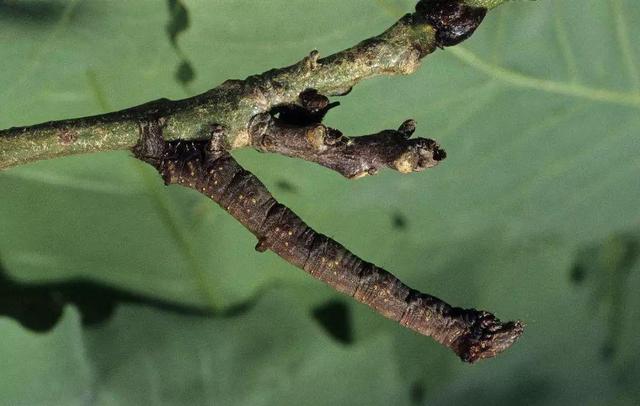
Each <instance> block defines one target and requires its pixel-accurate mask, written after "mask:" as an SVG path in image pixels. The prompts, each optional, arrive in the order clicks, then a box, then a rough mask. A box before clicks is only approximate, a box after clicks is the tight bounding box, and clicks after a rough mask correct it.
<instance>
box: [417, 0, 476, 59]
mask: <svg viewBox="0 0 640 406" xmlns="http://www.w3.org/2000/svg"><path fill="white" fill-rule="evenodd" d="M416 14H417V15H418V16H419V17H421V18H424V19H425V20H426V22H427V23H429V24H430V25H431V26H432V27H434V28H435V29H436V44H437V45H438V46H439V47H440V48H443V47H450V46H453V45H457V44H459V43H461V42H462V41H464V40H465V39H467V38H469V37H470V36H471V34H473V32H474V31H475V30H476V28H478V26H479V25H480V23H481V22H482V20H483V19H484V17H485V15H486V14H487V9H486V8H482V7H471V6H468V5H466V4H464V3H463V2H462V1H461V0H421V1H420V2H418V4H417V5H416Z"/></svg>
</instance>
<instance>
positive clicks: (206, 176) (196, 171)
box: [134, 123, 522, 362]
mask: <svg viewBox="0 0 640 406" xmlns="http://www.w3.org/2000/svg"><path fill="white" fill-rule="evenodd" d="M141 130H142V141H141V143H140V144H139V145H138V146H137V147H136V148H134V153H135V154H136V156H137V157H138V158H139V159H141V160H144V161H146V162H148V163H150V164H152V165H153V166H154V167H155V168H156V169H157V170H158V172H159V173H160V174H161V175H162V178H163V179H164V181H165V183H166V184H178V185H182V186H186V187H189V188H192V189H196V190H198V191H199V192H201V193H202V194H204V195H206V196H207V197H209V198H210V199H211V200H213V201H214V202H216V203H218V204H219V205H220V206H221V207H222V208H223V209H224V210H226V211H227V212H229V214H231V215H232V216H233V217H234V218H236V219H237V220H238V221H239V222H240V223H242V225H244V226H245V227H246V228H247V229H248V230H249V231H250V232H251V233H253V234H254V235H255V236H256V237H257V238H258V244H257V246H256V250H258V251H265V250H267V249H269V250H272V251H273V252H275V253H276V254H278V255H279V256H281V257H282V258H283V259H285V260H286V261H288V262H290V263H291V264H293V265H295V266H296V267H298V268H301V269H303V270H304V271H305V272H307V273H309V274H310V275H312V276H313V277H315V278H317V279H319V280H321V281H323V282H325V283H327V284H329V285H330V286H332V287H333V288H334V289H336V290H338V291H339V292H342V293H344V294H346V295H349V296H352V297H353V298H355V299H356V300H358V301H360V302H362V303H364V304H366V305H368V306H370V307H372V308H373V309H375V310H376V311H378V312H379V313H380V314H382V315H384V316H385V317H387V318H390V319H392V320H395V321H397V322H399V323H400V324H402V325H404V326H406V327H408V328H410V329H412V330H415V331H417V332H419V333H420V334H423V335H426V336H430V337H433V338H434V339H435V340H436V341H438V342H440V343H441V344H443V345H445V346H447V347H449V348H451V349H452V350H454V351H455V352H456V353H457V354H458V355H459V356H460V358H461V359H462V360H464V361H467V362H474V361H476V360H478V359H482V358H488V357H492V356H494V355H495V354H497V353H498V352H500V351H502V350H504V349H506V348H507V347H508V346H510V345H511V344H512V343H513V341H514V340H515V339H516V338H517V337H518V336H519V335H520V334H521V332H522V326H521V325H520V324H519V323H518V322H516V323H512V322H510V323H504V324H503V323H501V322H500V321H499V320H498V319H496V318H495V317H494V316H493V315H492V314H490V313H487V312H484V311H477V310H474V309H461V308H457V307H451V306H450V305H448V304H447V303H445V302H443V301H442V300H440V299H438V298H436V297H433V296H430V295H427V294H423V293H420V292H418V291H416V290H414V289H411V288H409V287H408V286H406V285H405V284H404V283H402V282H401V281H400V280H399V279H398V278H396V277H395V276H393V275H392V274H390V273H389V272H387V271H385V270H384V269H382V268H379V267H377V266H375V265H373V264H371V263H369V262H366V261H363V260H362V259H360V258H358V257H357V256H355V255H354V254H352V253H351V252H350V251H349V250H347V249H346V248H345V247H343V246H342V245H341V244H339V243H338V242H336V241H334V240H332V239H331V238H329V237H327V236H326V235H323V234H320V233H317V232H315V231H314V230H313V229H311V228H310V227H309V226H308V225H307V224H305V223H304V221H302V219H301V218H300V217H298V216H297V215H296V214H295V213H294V212H293V211H291V210H290V209H288V208H287V207H285V206H284V205H282V204H280V203H278V202H277V201H276V200H275V199H274V198H273V196H272V195H271V193H269V191H268V190H267V188H266V187H265V185H264V184H263V183H262V182H260V180H258V178H257V177H256V176H254V175H253V174H252V173H250V172H248V171H246V170H245V169H243V168H242V167H241V166H240V165H239V164H238V162H237V161H236V160H235V159H234V158H233V157H232V156H231V155H230V154H229V153H228V152H226V151H224V150H221V149H219V147H220V145H219V144H218V143H217V142H216V141H215V140H212V141H201V142H187V143H185V142H164V141H163V140H162V136H161V124H156V123H151V124H145V125H143V126H141ZM214 138H215V137H214Z"/></svg>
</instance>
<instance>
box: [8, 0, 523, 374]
mask: <svg viewBox="0 0 640 406" xmlns="http://www.w3.org/2000/svg"><path fill="white" fill-rule="evenodd" d="M503 1H505V0H421V1H419V2H418V4H417V6H416V12H414V13H412V14H406V15H405V16H404V17H402V18H401V19H400V20H399V21H398V22H397V23H396V24H394V25H393V26H391V27H390V28H389V29H388V30H387V31H385V32H384V33H382V34H380V35H378V36H376V37H373V38H370V39H367V40H365V41H363V42H361V43H359V44H357V45H355V46H354V47H352V48H349V49H347V50H344V51H342V52H338V53H336V54H334V55H331V56H328V57H326V58H323V59H319V57H318V53H317V52H316V51H314V52H312V53H311V54H310V55H309V56H308V57H306V58H304V59H303V60H302V61H300V62H298V63H296V64H294V65H292V66H289V67H286V68H282V69H277V70H271V71H267V72H265V73H263V74H261V75H256V76H251V77H249V78H247V79H246V80H244V81H240V80H231V81H227V82H225V83H223V84H222V85H220V86H218V87H216V88H214V89H212V90H210V91H208V92H206V93H203V94H201V95H198V96H195V97H192V98H189V99H185V100H179V101H169V100H159V101H156V102H151V103H148V104H145V105H142V106H138V107H135V108H132V109H127V110H123V111H119V112H115V113H110V114H106V115H100V116H94V117H87V118H81V119H75V120H64V121H56V122H50V123H44V124H40V125H37V126H31V127H22V128H12V129H8V130H4V131H1V132H0V169H4V168H8V167H12V166H15V165H18V164H22V163H26V162H30V161H34V160H39V159H48V158H53V157H56V156H62V155H69V154H75V153H85V152H96V151H105V150H113V149H128V148H133V151H134V154H135V156H136V157H137V158H139V159H141V160H143V161H145V162H148V163H149V164H151V165H153V166H154V167H155V168H156V169H157V170H158V171H159V172H160V174H161V175H162V177H163V179H164V180H165V182H166V183H167V184H169V183H177V184H180V185H183V186H186V187H190V188H193V189H196V190H198V191H199V192H201V193H203V194H205V195H206V196H208V197H209V198H211V199H212V200H214V201H215V202H216V203H218V204H219V205H220V206H221V207H223V208H224V209H225V210H226V211H228V212H229V213H230V214H231V215H232V216H233V217H235V218H236V219H237V220H238V221H239V222H240V223H242V224H243V225H244V226H245V227H246V228H247V229H248V230H249V231H251V232H252V233H253V234H254V235H255V236H256V237H258V244H257V246H256V249H257V250H258V251H265V250H267V249H270V250H272V251H274V252H275V253H276V254H278V255H280V256H281V257H282V258H284V259H285V260H287V261H288V262H290V263H292V264H294V265H295V266H297V267H299V268H301V269H303V270H305V271H306V272H308V273H310V274H311V275H312V276H314V277H316V278H318V279H320V280H322V281H324V282H326V283H328V284H329V285H331V286H332V287H334V288H335V289H336V290H338V291H340V292H342V293H345V294H348V295H350V296H352V297H354V298H355V299H357V300H359V301H360V302H362V303H365V304H367V305H369V306H370V307H372V308H373V309H375V310H376V311H378V312H379V313H380V314H382V315H384V316H385V317H388V318H390V319H393V320H396V321H398V322H399V323H400V324H402V325H404V326H406V327H408V328H410V329H412V330H415V331H417V332H419V333H421V334H424V335H427V336H431V337H433V338H434V339H435V340H436V341H438V342H439V343H441V344H443V345H445V346H447V347H449V348H451V349H452V350H453V351H455V352H456V353H457V354H458V355H459V356H460V358H461V359H462V360H464V361H467V362H474V361H477V360H480V359H484V358H490V357H493V356H495V355H496V354H498V353H499V352H501V351H503V350H505V349H506V348H508V347H509V346H511V344H513V343H514V342H515V340H516V339H517V338H518V337H519V336H520V335H521V334H522V331H523V325H522V323H520V322H517V321H516V322H507V323H502V322H501V321H500V320H498V319H497V318H496V317H495V316H493V315H492V314H491V313H488V312H484V311H477V310H475V309H461V308H457V307H452V306H450V305H448V304H447V303H445V302H443V301H442V300H440V299H437V298H435V297H433V296H430V295H427V294H423V293H420V292H418V291H416V290H413V289H411V288H409V287H407V286H406V285H404V284H403V283H402V282H401V281H400V280H398V279H397V278H396V277H394V276H393V275H391V274H390V273H388V272H387V271H385V270H383V269H381V268H379V267H376V266H375V265H373V264H370V263H368V262H365V261H363V260H361V259H360V258H358V257H357V256H355V255H354V254H352V253H351V252H349V251H348V250H347V249H346V248H345V247H343V246H342V245H340V244H339V243H337V242H336V241H334V240H332V239H330V238H329V237H327V236H325V235H322V234H319V233H316V232H315V231H314V230H312V229H311V228H310V227H309V226H307V225H306V224H305V223H304V222H303V221H302V220H301V219H300V218H299V217H298V216H297V215H295V214H294V213H293V212H292V211H291V210H289V209H288V208H286V207H285V206H283V205H282V204H280V203H278V202H277V201H276V200H275V199H274V198H273V197H272V196H271V194H270V193H269V191H268V190H267V189H266V187H265V186H264V185H263V184H262V183H261V182H260V181H259V180H258V179H257V178H256V177H255V176H254V175H252V174H251V173H249V172H247V171H246V170H244V169H243V168H242V167H241V166H240V165H239V164H238V163H237V162H236V161H235V160H234V159H233V158H232V157H231V155H230V153H229V151H230V150H232V149H234V148H240V147H247V146H253V147H255V148H257V149H258V150H261V151H268V152H277V153H281V154H284V155H288V156H292V157H298V158H303V159H306V160H309V161H313V162H316V163H319V164H321V165H324V166H326V167H328V168H330V169H333V170H335V171H337V172H339V173H341V174H342V175H344V176H346V177H348V178H357V177H360V176H363V175H367V174H374V173H376V172H377V171H378V170H380V169H381V168H383V167H391V168H393V169H396V170H398V171H400V172H404V173H406V172H413V171H420V170H423V169H426V168H429V167H432V166H435V165H436V164H438V162H440V161H441V160H442V159H444V158H445V156H446V155H445V153H444V151H443V150H441V149H440V147H439V146H438V144H437V143H436V142H435V141H433V140H430V139H423V138H416V139H409V138H410V136H411V135H412V133H413V132H414V130H415V123H414V122H413V121H412V120H407V121H405V122H404V123H403V124H402V125H401V126H400V128H398V129H397V130H384V131H381V132H379V133H376V134H372V135H367V136H362V137H355V138H351V137H345V136H343V135H342V134H341V133H340V132H339V131H338V130H335V129H331V128H328V127H326V126H324V125H323V124H322V123H321V122H322V118H323V117H324V115H325V114H326V113H327V111H328V110H329V109H330V108H332V107H335V106H336V103H329V99H328V98H327V97H326V96H324V95H329V96H338V95H344V94H346V93H348V92H349V91H350V89H351V88H352V87H353V86H354V85H355V84H356V83H358V82H359V81H360V80H362V79H365V78H368V77H371V76H375V75H382V74H409V73H412V72H413V71H415V70H416V69H417V68H418V66H419V64H420V60H421V59H422V58H423V57H425V56H426V55H428V54H429V53H431V52H433V51H434V50H436V49H437V48H443V47H446V46H452V45H455V44H457V43H459V42H461V41H463V40H465V39H466V38H468V37H469V36H470V35H471V34H472V33H473V32H474V31H475V29H476V28H477V27H478V25H479V24H480V23H481V22H482V20H483V18H484V16H485V14H486V12H487V10H488V9H490V8H492V7H495V6H497V5H498V4H500V3H502V2H503ZM223 129H224V131H223Z"/></svg>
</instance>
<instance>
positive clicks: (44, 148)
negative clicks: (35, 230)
mask: <svg viewBox="0 0 640 406" xmlns="http://www.w3.org/2000/svg"><path fill="white" fill-rule="evenodd" d="M503 1H504V0H437V1H436V0H422V1H420V2H419V3H418V6H417V7H416V8H417V11H416V12H415V13H411V14H406V15H405V16H403V17H402V18H401V19H400V20H399V21H398V22H396V23H395V24H394V25H392V26H391V27H390V28H389V29H387V30H386V31H385V32H383V33H382V34H380V35H378V36H375V37H372V38H369V39H367V40H364V41H362V42H360V43H359V44H357V45H355V46H353V47H351V48H349V49H346V50H344V51H341V52H338V53H336V54H333V55H330V56H327V57H326V58H319V54H318V52H317V51H313V52H311V53H310V54H309V56H307V57H305V58H303V59H302V60H301V61H300V62H298V63H296V64H294V65H291V66H288V67H285V68H282V69H272V70H269V71H267V72H264V73H262V74H260V75H255V76H250V77H248V78H247V79H245V80H228V81H226V82H224V83H223V84H221V85H220V86H218V87H216V88H214V89H211V90H209V91H207V92H205V93H203V94H200V95H197V96H194V97H191V98H188V99H184V100H177V101H172V100H168V99H161V100H158V101H155V102H150V103H147V104H144V105H142V106H137V107H134V108H131V109H126V110H122V111H118V112H114V113H109V114H104V115H99V116H94V117H85V118H78V119H71V120H62V121H53V122H48V123H43V124H39V125H36V126H28V127H15V128H9V129H6V130H2V131H0V170H2V169H6V168H10V167H13V166H15V165H20V164H24V163H28V162H32V161H37V160H43V159H51V158H55V157H60V156H65V155H71V154H81V153H89V152H100V151H111V150H118V149H129V148H131V147H132V146H133V145H135V144H136V142H137V141H138V122H139V121H141V120H145V119H149V118H152V117H157V116H158V113H159V112H160V113H161V115H162V116H163V117H164V119H165V121H166V125H165V130H164V136H165V138H166V139H167V140H177V139H182V140H202V139H207V138H208V128H209V127H210V126H211V125H212V124H214V123H222V124H224V126H225V128H226V132H225V137H226V142H227V144H228V145H229V147H230V148H241V147H247V146H250V145H251V140H250V137H249V133H248V126H249V122H250V120H251V118H252V117H254V116H255V115H256V114H259V113H265V112H268V111H271V110H272V109H273V108H276V107H277V106H280V105H286V104H294V103H297V100H298V95H299V94H300V93H302V92H303V91H304V90H305V89H317V90H318V91H319V92H320V93H322V94H326V95H330V96H337V95H343V94H346V93H348V92H349V90H350V89H351V88H352V87H353V86H354V85H356V84H357V83H358V82H359V81H361V80H363V79H366V78H370V77H373V76H378V75H397V74H405V75H406V74H410V73H412V72H414V71H415V70H416V69H417V68H418V67H419V66H420V61H421V59H422V58H423V57H425V56H426V55H428V54H430V53H432V52H433V51H434V50H436V49H437V48H438V47H442V46H447V45H450V44H453V43H457V42H459V41H460V40H462V39H464V38H467V37H468V36H469V35H471V33H473V31H474V30H475V28H476V27H477V26H478V25H479V24H480V22H481V20H482V18H481V17H482V16H484V12H485V11H486V10H485V8H491V7H494V6H496V5H498V4H500V3H502V2H503ZM480 14H481V15H480Z"/></svg>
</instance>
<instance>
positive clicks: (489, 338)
mask: <svg viewBox="0 0 640 406" xmlns="http://www.w3.org/2000/svg"><path fill="white" fill-rule="evenodd" d="M463 319H465V322H466V324H468V327H467V329H466V331H465V333H464V334H462V335H460V336H459V337H458V338H457V339H456V340H455V341H454V342H453V343H452V345H451V348H452V349H453V351H455V353H456V354H458V356H459V357H460V359H462V360H463V361H465V362H470V363H473V362H476V361H478V360H481V359H485V358H492V357H494V356H496V355H497V354H498V353H500V352H502V351H504V350H506V349H507V348H509V347H510V346H511V345H512V344H513V343H514V342H515V341H516V340H517V339H518V338H519V337H520V336H521V335H522V333H523V331H524V325H523V324H522V322H520V321H510V322H507V323H503V322H501V321H500V320H499V319H498V318H496V317H495V316H494V315H493V314H491V313H489V312H486V311H476V310H468V311H465V315H464V316H463Z"/></svg>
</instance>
